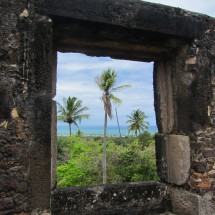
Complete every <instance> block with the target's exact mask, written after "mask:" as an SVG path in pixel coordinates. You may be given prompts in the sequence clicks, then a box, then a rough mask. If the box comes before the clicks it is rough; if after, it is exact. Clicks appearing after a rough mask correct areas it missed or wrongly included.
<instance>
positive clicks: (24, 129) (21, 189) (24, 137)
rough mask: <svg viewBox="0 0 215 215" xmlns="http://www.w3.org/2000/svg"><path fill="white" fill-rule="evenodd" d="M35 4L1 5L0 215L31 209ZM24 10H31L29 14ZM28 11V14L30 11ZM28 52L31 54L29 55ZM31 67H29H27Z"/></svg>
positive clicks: (24, 2) (2, 3)
mask: <svg viewBox="0 0 215 215" xmlns="http://www.w3.org/2000/svg"><path fill="white" fill-rule="evenodd" d="M31 6H32V5H31V4H30V2H29V4H27V1H24V0H17V1H16V2H14V1H7V0H5V1H4V0H3V1H1V2H0V14H1V17H0V29H1V30H0V41H1V43H0V77H1V79H0V94H1V95H0V214H2V215H3V214H16V213H19V212H25V211H27V210H28V208H29V204H28V201H26V200H27V199H28V197H29V195H30V191H29V181H28V171H29V155H28V152H29V150H28V149H29V139H30V132H29V127H28V124H27V121H28V119H27V118H28V115H29V114H30V110H29V109H28V108H27V107H26V103H27V97H28V95H27V89H28V84H29V83H28V79H29V76H30V75H31V71H30V67H32V56H30V55H29V53H28V52H29V48H30V47H29V46H28V45H29V43H26V38H29V39H32V38H33V35H32V32H29V31H28V29H29V27H31V24H30V22H29V21H30V20H31V19H32V14H31V10H32V8H31ZM24 9H27V10H26V11H25V10H24ZM27 11H28V12H27ZM26 53H28V55H27V56H26ZM27 64H28V65H27Z"/></svg>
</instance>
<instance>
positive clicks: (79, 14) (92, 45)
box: [0, 0, 215, 215]
mask: <svg viewBox="0 0 215 215" xmlns="http://www.w3.org/2000/svg"><path fill="white" fill-rule="evenodd" d="M92 2H94V3H92ZM34 3H35V2H34V1H33V0H16V1H14V0H1V1H0V14H1V17H0V41H1V43H0V77H1V79H0V214H2V215H3V214H29V213H30V211H32V210H34V209H38V208H39V209H41V210H42V209H49V207H50V198H51V197H50V196H51V193H50V190H51V141H52V142H53V143H54V141H55V137H52V138H51V128H53V130H52V133H53V134H55V132H56V128H55V125H54V124H53V125H52V126H51V121H52V120H51V115H52V113H53V116H55V115H56V113H55V111H54V110H55V107H53V112H52V98H53V97H54V95H55V84H56V83H55V78H56V77H55V75H56V74H55V72H53V71H56V69H55V68H54V67H55V66H56V61H55V63H53V58H52V56H53V55H52V48H53V47H54V48H55V49H56V50H63V51H67V52H69V51H71V50H75V51H79V52H83V53H88V54H90V55H104V54H107V55H109V56H115V57H117V58H124V59H136V60H146V61H152V60H154V61H155V69H154V86H155V108H156V115H157V123H158V128H159V135H157V137H156V153H157V167H158V173H159V175H160V178H161V180H162V181H164V182H165V183H167V184H168V185H169V189H168V195H166V186H164V185H163V184H159V185H158V184H156V183H155V184H154V183H149V184H147V186H145V185H143V184H136V185H134V184H133V185H131V184H130V185H117V186H105V187H97V188H83V189H82V188H80V189H63V190H55V191H54V193H53V198H52V201H53V202H52V206H53V212H54V213H55V214H59V213H60V214H63V213H65V214H68V213H69V211H70V212H71V210H76V211H77V212H79V213H82V214H87V213H88V214H96V213H97V214H99V213H100V214H101V213H103V214H119V213H122V214H126V213H127V214H128V213H134V214H135V213H136V214H138V213H140V212H144V213H146V214H147V213H148V214H150V213H154V212H157V210H158V211H159V212H161V211H165V210H166V209H168V208H166V203H165V202H163V200H165V198H164V196H165V195H166V197H167V196H168V197H170V198H171V200H172V211H173V212H175V213H178V214H180V213H182V212H183V211H186V214H199V215H200V214H201V215H206V214H207V215H211V214H214V211H215V209H214V205H215V198H214V196H215V193H214V192H215V182H214V178H215V149H214V148H215V138H214V137H215V128H214V126H215V75H214V73H215V51H214V50H215V42H214V38H215V21H214V19H212V18H210V17H207V16H204V15H200V14H194V13H190V12H187V11H183V10H181V9H177V8H171V7H166V6H162V5H155V4H150V3H146V2H145V3H144V2H141V1H137V0H134V1H130V0H123V1H118V0H117V1H116V0H101V1H98V0H92V1H89V0H83V1H81V2H80V1H77V0H68V1H67V0H65V1H64V2H63V4H62V2H61V1H57V0H52V1H51V0H38V1H37V2H36V3H37V4H36V8H35V7H34ZM35 10H36V13H35ZM38 12H39V13H41V14H43V15H39V14H38ZM48 16H51V18H52V20H53V22H54V23H52V20H51V19H50V18H49V17H48ZM157 20H159V21H160V22H157ZM53 26H54V28H53ZM53 30H54V32H53V33H52V31H53ZM79 31H81V32H82V34H81V37H80V34H79ZM86 32H87V34H86ZM95 32H96V33H95ZM113 32H114V34H113ZM52 34H54V35H55V37H54V44H52V40H53V39H52ZM94 36H95V37H94ZM71 37H72V38H71ZM54 54H56V53H54ZM55 59H56V56H55ZM51 67H53V69H51ZM53 105H54V104H53ZM53 119H54V120H55V118H54V117H53ZM54 120H53V122H54ZM55 149H56V148H55V146H54V144H53V147H52V151H53V155H54V154H55ZM52 164H53V165H52V167H54V166H55V159H54V157H53V159H52ZM52 173H53V174H52V176H53V177H52V179H53V180H52V182H53V184H52V188H54V187H55V180H56V179H55V170H54V169H53V170H52ZM172 185H173V186H172ZM175 186H177V189H176V188H175ZM173 187H174V188H173ZM100 191H101V193H100ZM131 191H132V192H131ZM74 196H76V197H77V199H76V200H74ZM68 197H69V198H68ZM125 198H126V199H125ZM149 198H150V199H149ZM95 201H96V202H95ZM78 204H80V205H82V206H81V207H78V206H77V205H78ZM194 205H195V206H196V207H195V206H194ZM205 205H206V206H207V207H206V206H205ZM149 209H150V210H149ZM61 210H63V212H61ZM71 213H72V212H71Z"/></svg>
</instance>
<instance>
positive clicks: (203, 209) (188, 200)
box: [170, 189, 215, 215]
mask: <svg viewBox="0 0 215 215" xmlns="http://www.w3.org/2000/svg"><path fill="white" fill-rule="evenodd" d="M170 196H171V201H172V212H173V213H175V214H183V215H214V214H215V208H214V206H213V204H212V202H211V199H212V198H211V196H203V197H202V196H199V195H197V194H194V193H191V192H188V191H184V190H179V189H171V192H170Z"/></svg>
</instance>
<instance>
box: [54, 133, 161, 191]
mask: <svg viewBox="0 0 215 215" xmlns="http://www.w3.org/2000/svg"><path fill="white" fill-rule="evenodd" d="M102 140H103V139H102V137H84V136H82V135H81V136H72V137H59V138H58V141H57V143H58V148H59V150H58V152H59V153H60V154H59V155H58V159H59V161H60V162H59V166H58V186H60V187H61V186H84V185H96V184H102V155H103V142H102ZM115 140H116V142H115ZM118 140H119V139H118V138H116V137H111V138H108V141H107V183H109V184H113V183H121V182H137V181H146V180H157V179H158V177H157V174H156V161H155V149H154V140H153V138H152V136H151V135H150V134H149V133H143V134H142V135H139V136H138V137H137V138H134V137H125V138H123V141H124V142H125V143H126V145H123V146H122V145H120V144H119V143H118ZM143 140H145V141H146V142H143ZM140 141H141V142H140ZM140 143H141V144H140ZM64 156H65V157H64Z"/></svg>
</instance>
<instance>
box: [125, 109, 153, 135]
mask: <svg viewBox="0 0 215 215" xmlns="http://www.w3.org/2000/svg"><path fill="white" fill-rule="evenodd" d="M127 117H128V118H129V120H128V121H127V122H126V123H130V125H129V126H128V132H129V133H130V131H134V133H135V136H137V132H138V131H139V133H140V132H141V131H145V130H148V126H149V123H148V122H146V121H145V119H146V118H147V116H146V115H145V113H144V112H143V111H141V110H140V109H137V110H133V112H132V113H131V116H127Z"/></svg>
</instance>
